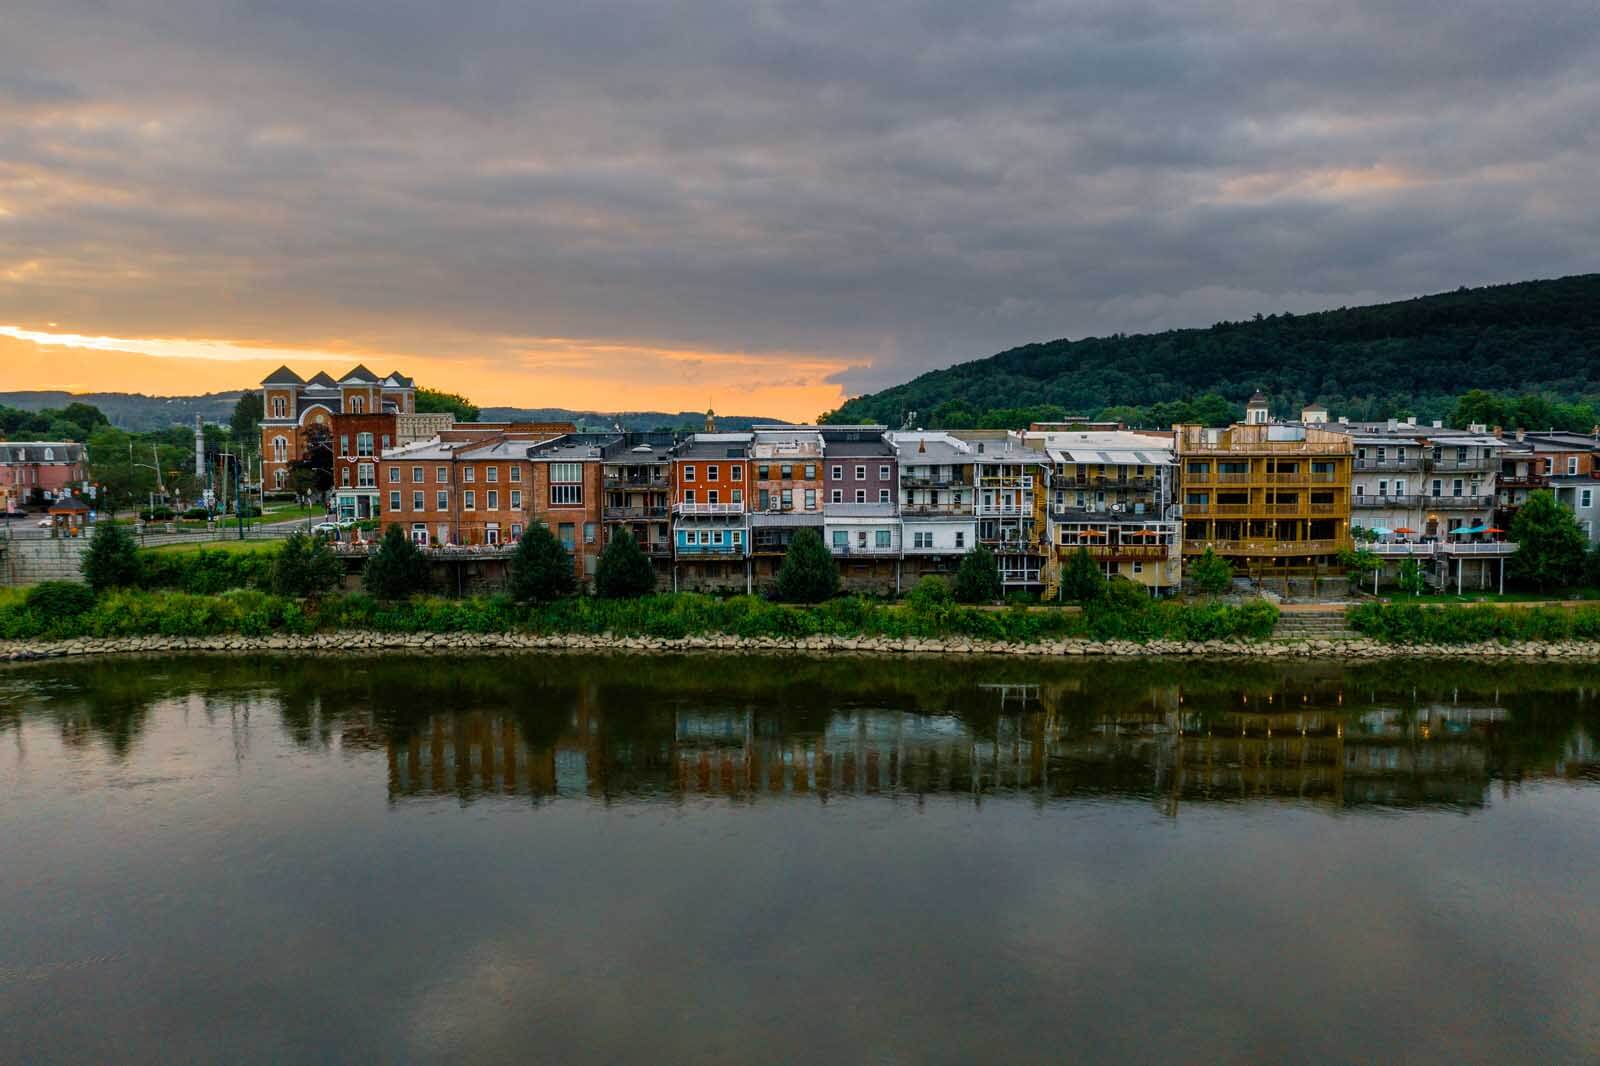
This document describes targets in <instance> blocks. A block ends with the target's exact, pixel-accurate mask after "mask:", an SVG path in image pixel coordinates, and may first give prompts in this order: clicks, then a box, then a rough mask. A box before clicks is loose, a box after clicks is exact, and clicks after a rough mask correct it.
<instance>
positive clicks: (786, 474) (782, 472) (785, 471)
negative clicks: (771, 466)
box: [778, 463, 794, 481]
mask: <svg viewBox="0 0 1600 1066" xmlns="http://www.w3.org/2000/svg"><path fill="white" fill-rule="evenodd" d="M778 476H779V477H781V478H783V480H785V481H788V480H789V479H790V478H792V477H794V467H793V466H792V465H790V464H789V463H784V464H783V465H782V466H780V467H778Z"/></svg>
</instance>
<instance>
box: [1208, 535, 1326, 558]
mask: <svg viewBox="0 0 1600 1066" xmlns="http://www.w3.org/2000/svg"><path fill="white" fill-rule="evenodd" d="M1208 547H1209V548H1212V549H1214V550H1215V551H1216V552H1217V554H1219V555H1252V556H1260V557H1271V556H1284V555H1332V554H1333V553H1334V552H1336V551H1338V550H1339V549H1340V548H1345V547H1349V545H1348V544H1346V543H1344V542H1343V541H1338V540H1266V539H1262V540H1186V541H1184V542H1183V553H1184V554H1185V555H1200V554H1202V553H1204V552H1205V550H1206V548H1208Z"/></svg>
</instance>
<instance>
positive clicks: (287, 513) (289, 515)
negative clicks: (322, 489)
mask: <svg viewBox="0 0 1600 1066" xmlns="http://www.w3.org/2000/svg"><path fill="white" fill-rule="evenodd" d="M327 513H328V511H327V508H325V507H322V506H314V507H296V506H284V507H273V508H271V509H269V510H268V511H267V512H266V513H265V514H264V515H262V516H261V517H260V519H258V521H261V522H293V521H297V520H299V519H305V518H315V519H319V520H320V519H321V518H322V517H323V516H325V515H326V514H327Z"/></svg>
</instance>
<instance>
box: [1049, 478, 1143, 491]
mask: <svg viewBox="0 0 1600 1066" xmlns="http://www.w3.org/2000/svg"><path fill="white" fill-rule="evenodd" d="M1156 484H1157V482H1156V479H1155V478H1153V477H1127V478H1118V477H1111V476H1106V477H1066V476H1063V475H1055V476H1052V477H1051V478H1050V487H1051V488H1053V489H1065V490H1067V491H1069V492H1070V491H1073V490H1076V489H1093V490H1095V491H1100V490H1106V491H1112V490H1117V489H1153V488H1155V487H1156Z"/></svg>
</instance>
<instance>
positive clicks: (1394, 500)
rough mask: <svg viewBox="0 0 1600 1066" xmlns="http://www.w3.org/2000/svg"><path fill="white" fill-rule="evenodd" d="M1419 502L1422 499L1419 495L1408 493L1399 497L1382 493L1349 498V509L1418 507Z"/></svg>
mask: <svg viewBox="0 0 1600 1066" xmlns="http://www.w3.org/2000/svg"><path fill="white" fill-rule="evenodd" d="M1421 502H1422V497H1421V496H1420V495H1418V494H1416V493H1410V492H1408V493H1401V494H1400V495H1395V494H1393V493H1384V494H1382V495H1379V494H1378V493H1371V494H1370V495H1368V494H1357V495H1355V496H1352V497H1350V506H1351V507H1418V506H1420V505H1421Z"/></svg>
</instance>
